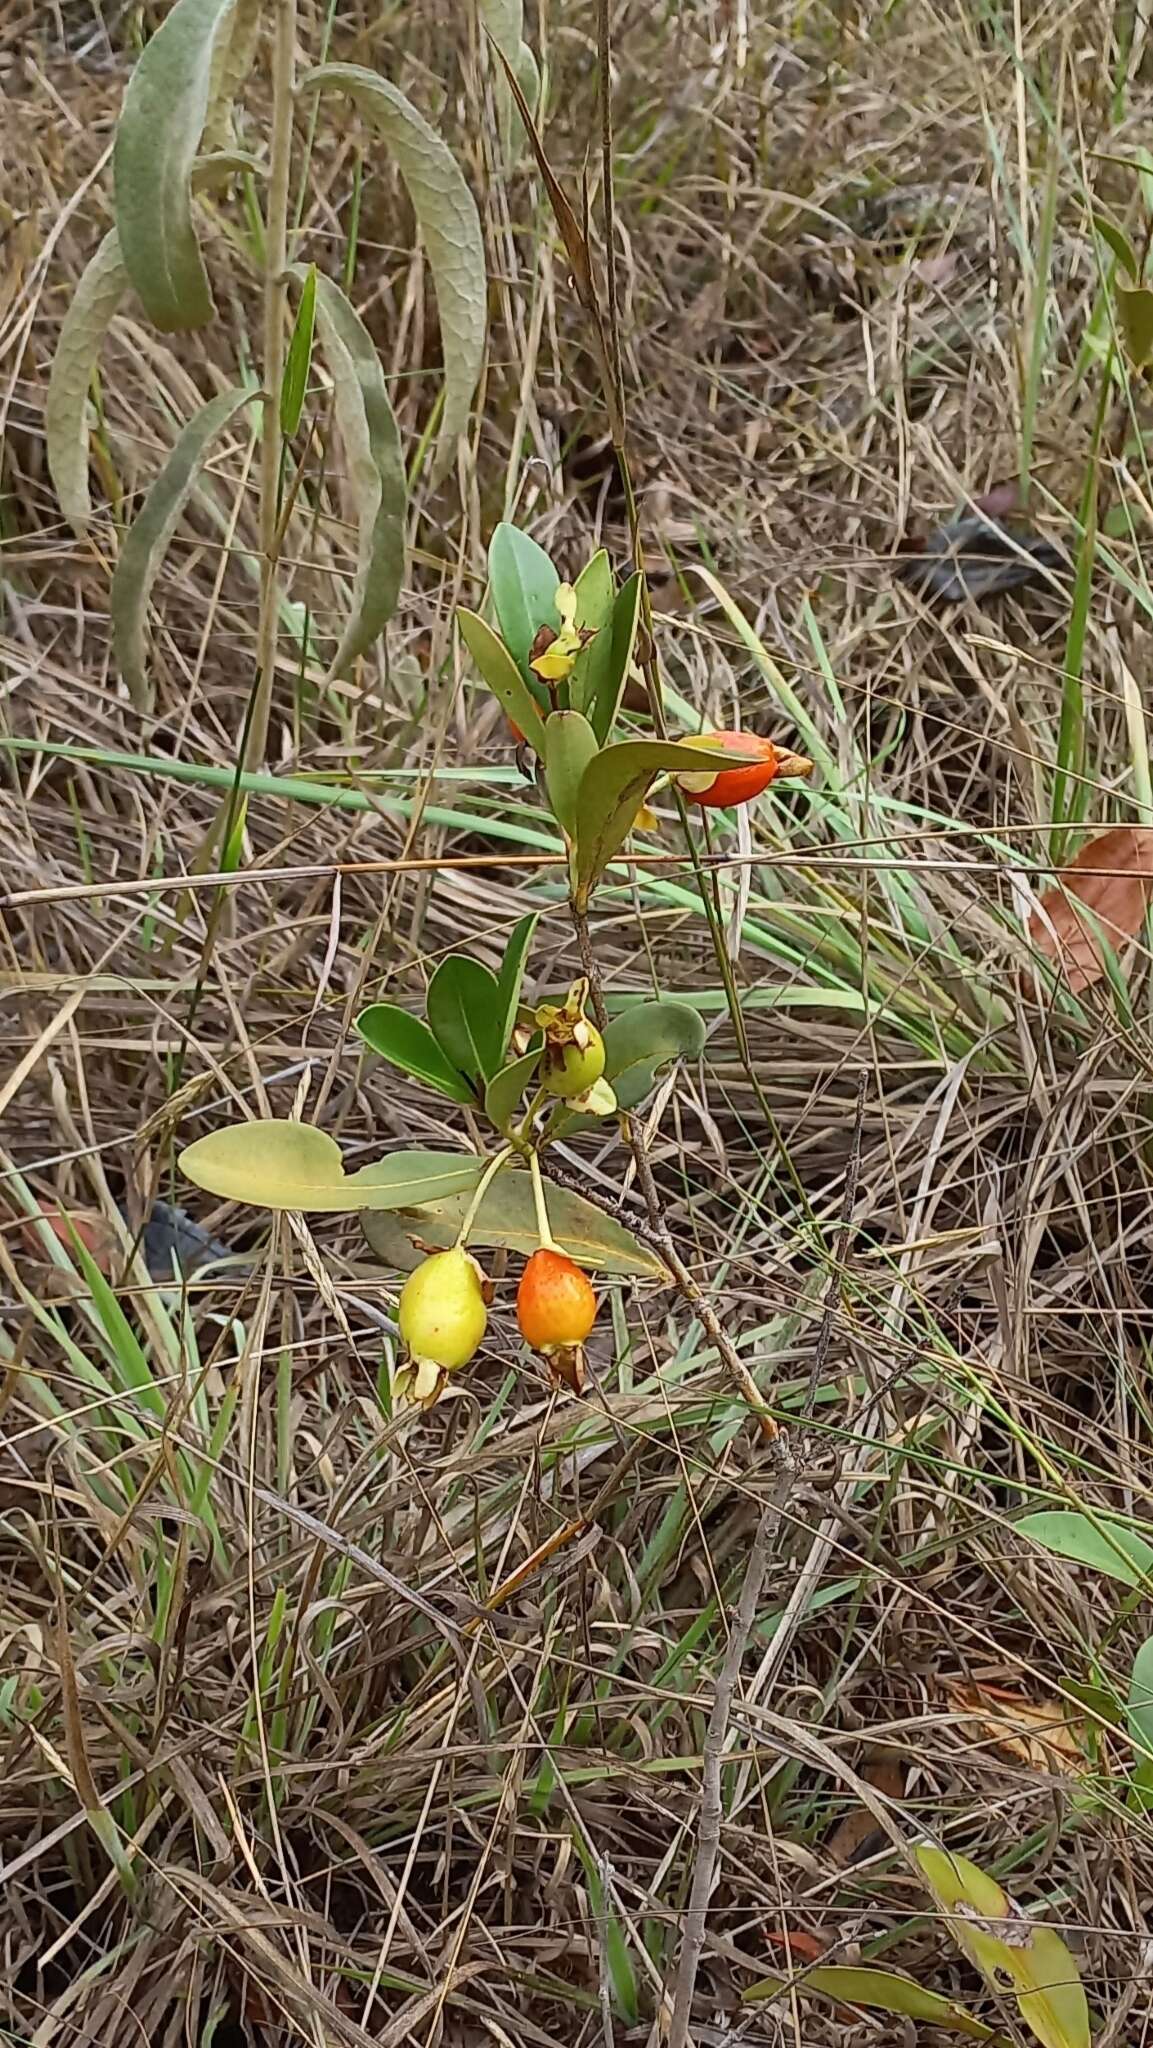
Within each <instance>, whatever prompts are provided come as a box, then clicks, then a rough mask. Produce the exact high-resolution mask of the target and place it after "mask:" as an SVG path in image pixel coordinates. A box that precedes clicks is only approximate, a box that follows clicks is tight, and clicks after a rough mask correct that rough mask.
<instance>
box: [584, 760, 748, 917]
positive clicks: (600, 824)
mask: <svg viewBox="0 0 1153 2048" xmlns="http://www.w3.org/2000/svg"><path fill="white" fill-rule="evenodd" d="M731 766H732V761H731V758H730V756H729V755H727V754H722V753H710V752H706V750H705V749H704V748H703V747H684V746H681V745H680V744H679V742H678V741H676V740H622V741H620V742H618V744H617V745H616V746H612V747H606V748H605V749H604V751H603V753H600V754H597V755H595V756H594V758H593V759H592V760H591V761H590V762H589V765H588V767H587V768H586V769H585V772H584V774H583V776H582V777H581V785H580V791H579V794H578V797H577V806H576V831H575V833H574V838H575V840H576V858H575V863H574V867H575V882H576V897H577V902H578V905H581V906H586V905H587V903H588V898H589V893H590V891H591V890H592V889H593V887H594V886H595V884H596V883H597V882H598V881H599V879H600V877H601V875H602V874H603V873H604V871H605V868H606V867H607V866H608V863H609V862H610V860H612V858H613V855H614V854H616V853H618V852H619V850H620V848H621V847H622V846H623V845H624V842H625V840H626V839H627V838H628V835H629V833H630V832H631V830H632V827H633V821H634V819H635V817H636V814H637V810H638V807H639V806H640V804H641V802H642V801H643V799H644V796H645V794H646V792H647V790H648V787H649V784H650V783H651V782H652V780H653V777H654V776H656V775H659V774H661V773H662V772H664V773H672V772H673V771H674V770H675V769H678V768H680V769H683V770H685V772H691V773H693V774H696V773H698V772H701V771H706V770H708V769H709V768H718V769H719V768H724V767H731Z"/></svg>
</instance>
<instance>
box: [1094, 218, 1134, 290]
mask: <svg viewBox="0 0 1153 2048" xmlns="http://www.w3.org/2000/svg"><path fill="white" fill-rule="evenodd" d="M1092 221H1093V232H1094V233H1095V234H1096V235H1099V236H1100V238H1101V240H1102V241H1103V242H1104V244H1105V246H1106V248H1107V249H1111V250H1112V252H1113V254H1114V256H1115V257H1116V258H1117V261H1118V263H1119V264H1120V265H1121V268H1122V270H1124V271H1126V272H1127V273H1128V275H1129V276H1130V277H1136V276H1137V269H1138V265H1137V258H1136V256H1135V255H1134V253H1133V244H1132V242H1131V241H1130V240H1129V237H1128V235H1127V234H1126V233H1125V231H1124V229H1123V228H1119V227H1116V226H1115V225H1114V223H1113V222H1112V221H1111V220H1109V219H1107V217H1106V216H1105V214H1103V213H1094V214H1093V215H1092Z"/></svg>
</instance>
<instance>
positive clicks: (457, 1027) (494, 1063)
mask: <svg viewBox="0 0 1153 2048" xmlns="http://www.w3.org/2000/svg"><path fill="white" fill-rule="evenodd" d="M427 1015H428V1021H429V1026H430V1028H431V1030H432V1032H433V1035H434V1037H435V1038H436V1040H437V1042H438V1044H439V1046H440V1049H441V1051H442V1052H443V1053H444V1055H445V1058H446V1059H448V1060H450V1061H451V1063H452V1065H453V1066H454V1067H456V1068H457V1069H458V1070H459V1071H460V1072H461V1073H462V1074H467V1075H468V1076H469V1077H470V1079H471V1080H474V1081H476V1080H480V1079H484V1080H486V1081H487V1080H489V1079H490V1078H491V1076H492V1075H493V1074H495V1073H496V1072H497V1070H498V1068H499V1066H500V1063H501V1060H502V1059H503V1057H504V1046H503V1045H502V1044H501V1043H500V1010H499V1004H498V998H497V985H496V976H495V974H490V973H489V970H488V968H487V967H484V966H482V965H481V962H480V961H479V960H470V959H469V957H468V955H467V953H450V954H449V955H448V958H447V959H446V960H442V961H441V963H440V966H439V967H438V968H437V970H436V973H435V974H434V975H433V977H432V980H431V981H430V982H429V985H428V1003H427Z"/></svg>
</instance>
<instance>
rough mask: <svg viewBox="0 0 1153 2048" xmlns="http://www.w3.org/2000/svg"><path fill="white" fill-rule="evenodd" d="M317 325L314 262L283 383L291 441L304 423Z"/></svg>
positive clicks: (285, 427)
mask: <svg viewBox="0 0 1153 2048" xmlns="http://www.w3.org/2000/svg"><path fill="white" fill-rule="evenodd" d="M315 326H316V265H315V263H310V264H309V266H308V269H307V270H306V271H305V273H304V285H303V287H302V289H301V294H300V304H299V305H298V307H297V309H296V319H295V322H294V323H293V328H292V339H291V341H290V342H289V344H288V354H287V356H286V357H285V362H284V376H283V378H282V380H281V385H280V430H281V433H282V434H283V435H284V437H285V440H287V441H291V439H292V437H293V435H294V434H295V432H296V429H297V428H298V426H299V425H300V415H301V413H302V412H303V411H304V394H305V392H306V391H307V390H308V378H309V373H310V371H311V369H312V336H313V330H314V328H315Z"/></svg>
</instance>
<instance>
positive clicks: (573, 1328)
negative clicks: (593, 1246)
mask: <svg viewBox="0 0 1153 2048" xmlns="http://www.w3.org/2000/svg"><path fill="white" fill-rule="evenodd" d="M596 1313H597V1298H596V1295H595V1294H594V1293H593V1288H592V1282H591V1280H590V1279H589V1276H588V1274H587V1273H584V1272H582V1271H581V1268H580V1267H579V1266H578V1265H577V1263H576V1261H575V1260H574V1259H570V1258H569V1257H568V1256H567V1254H566V1253H565V1252H553V1251H548V1250H546V1249H545V1248H544V1247H543V1246H542V1248H541V1250H540V1251H539V1252H534V1253H533V1255H532V1257H531V1259H530V1260H529V1262H528V1264H527V1266H526V1267H525V1269H524V1272H523V1273H522V1274H521V1276H520V1286H519V1287H518V1288H517V1291H516V1319H517V1324H518V1327H519V1329H520V1333H521V1336H522V1337H523V1338H524V1340H525V1343H526V1344H531V1346H532V1348H533V1350H534V1351H551V1350H555V1349H556V1348H557V1347H558V1346H567V1345H573V1344H583V1342H584V1340H585V1338H586V1337H587V1336H588V1333H589V1331H590V1330H591V1329H592V1326H593V1324H594V1322H595V1321H596Z"/></svg>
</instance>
